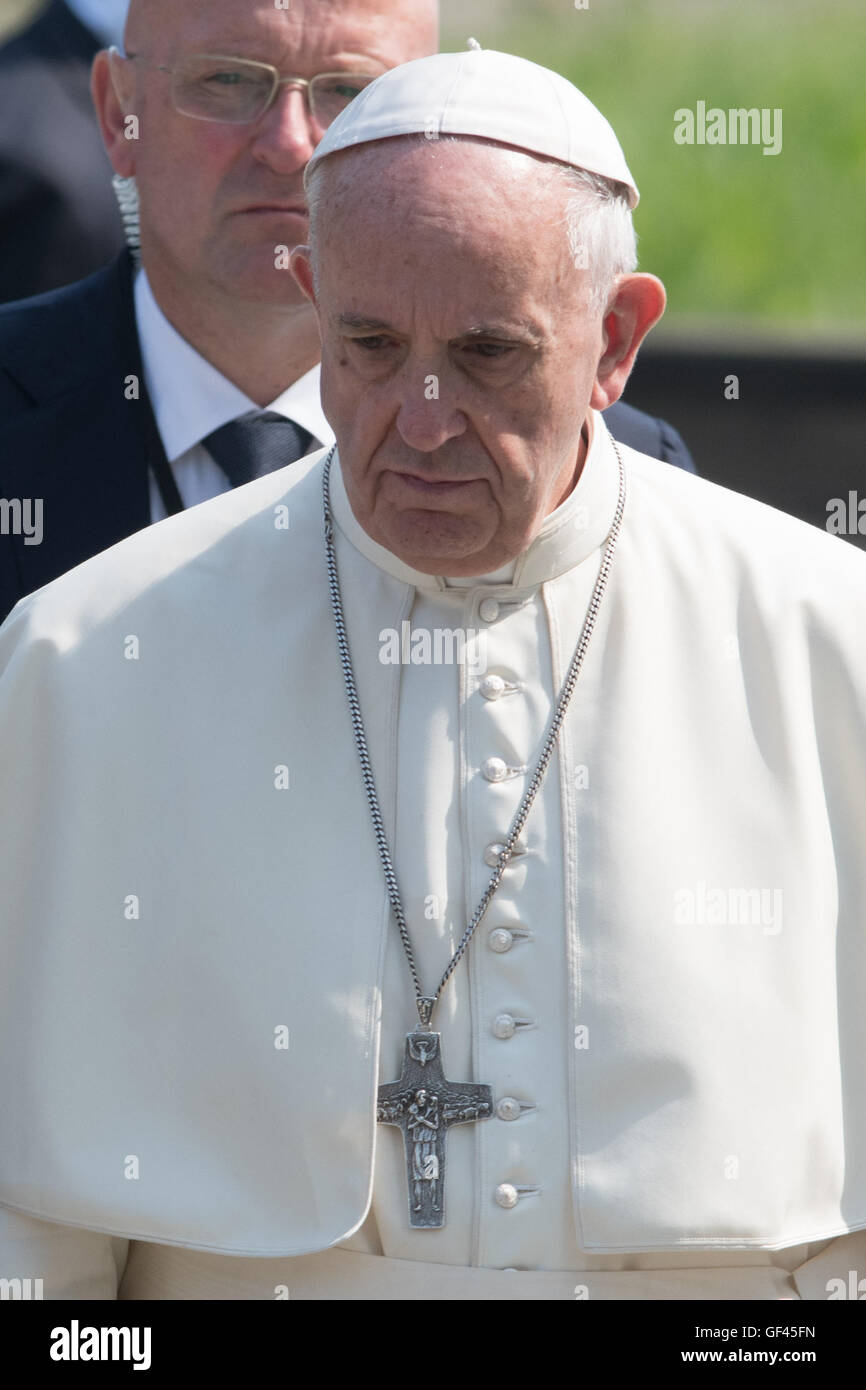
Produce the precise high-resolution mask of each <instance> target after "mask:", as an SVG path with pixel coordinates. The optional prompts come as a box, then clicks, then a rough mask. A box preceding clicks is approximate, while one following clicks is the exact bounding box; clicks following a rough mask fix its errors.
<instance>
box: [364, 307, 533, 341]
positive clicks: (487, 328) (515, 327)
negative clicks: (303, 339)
mask: <svg viewBox="0 0 866 1390" xmlns="http://www.w3.org/2000/svg"><path fill="white" fill-rule="evenodd" d="M338 323H339V324H340V327H341V328H360V329H363V330H364V331H365V332H367V333H394V332H396V329H394V328H393V326H392V325H391V324H390V323H387V322H386V321H385V319H374V318H367V316H366V315H365V314H351V313H346V314H340V316H339V319H338ZM467 338H469V339H473V338H504V339H506V340H511V341H513V340H514V339H515V338H521V339H523V340H524V341H527V340H528V341H529V342H530V343H532V345H533V347H540V346H541V344H542V343H543V341H544V338H543V335H542V334H541V332H540V331H539V329H538V328H537V327H536V325H535V324H534V323H531V322H529V321H523V320H520V321H519V322H517V323H475V324H473V325H472V327H471V328H467V329H466V331H465V332H464V333H457V334H455V336H454V339H453V341H454V342H463V341H465V340H466V339H467Z"/></svg>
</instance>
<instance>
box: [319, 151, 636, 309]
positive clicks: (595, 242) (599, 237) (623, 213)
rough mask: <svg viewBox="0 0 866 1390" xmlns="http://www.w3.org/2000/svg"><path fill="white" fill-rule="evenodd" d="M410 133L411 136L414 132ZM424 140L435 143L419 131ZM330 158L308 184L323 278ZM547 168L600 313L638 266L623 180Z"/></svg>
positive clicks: (568, 235) (563, 166)
mask: <svg viewBox="0 0 866 1390" xmlns="http://www.w3.org/2000/svg"><path fill="white" fill-rule="evenodd" d="M410 138H411V137H410ZM442 138H444V139H446V140H448V141H449V142H453V141H456V140H461V139H465V138H467V137H464V136H460V135H448V136H445V137H440V139H442ZM418 139H419V141H421V142H423V143H424V144H426V145H431V146H433V147H435V145H436V144H437V143H438V141H431V140H429V139H428V138H427V137H426V136H424V135H422V134H419V135H418ZM327 162H328V161H327V160H326V159H325V160H322V161H321V163H317V164H315V165H314V166H313V168H312V169H309V168H308V169H307V172H306V174H305V176H304V185H305V188H306V193H307V203H308V207H309V214H310V241H311V244H312V246H313V258H312V259H313V276H314V279H315V280H316V282H317V281H318V276H317V268H316V255H315V242H316V236H315V225H316V222H317V217H318V205H319V198H320V187H321V178H320V175H321V173H322V170H323V169H324V168H325V166H326V165H327ZM548 167H550V168H552V169H553V170H554V171H555V176H556V177H559V178H561V179H562V181H563V184H564V191H565V194H566V202H565V214H564V221H563V225H564V227H565V234H566V238H567V240H568V248H569V251H570V253H571V258H572V260H573V262H574V265H575V268H576V269H577V270H586V271H588V272H589V279H588V300H589V305H590V308H591V309H592V310H593V312H601V311H603V310H604V309H605V308H606V307H607V304H608V302H609V300H610V298H611V294H612V291H613V288H614V284H615V282H616V279H617V277H618V276H620V275H626V274H628V273H630V272H631V271H633V270H636V269H637V237H636V235H635V230H634V223H633V222H632V215H631V208H630V207H629V204H628V189H627V187H626V185H625V184H624V183H619V182H617V181H616V180H615V179H608V178H605V177H604V176H603V175H601V174H593V173H590V171H589V170H588V169H578V168H576V167H574V166H573V165H570V164H560V163H558V162H556V161H549V163H548Z"/></svg>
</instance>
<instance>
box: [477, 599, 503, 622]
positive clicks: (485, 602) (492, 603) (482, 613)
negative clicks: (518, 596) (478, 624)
mask: <svg viewBox="0 0 866 1390" xmlns="http://www.w3.org/2000/svg"><path fill="white" fill-rule="evenodd" d="M478 614H479V617H481V618H483V619H484V621H485V623H495V622H496V619H497V618H498V617H499V604H498V603H497V602H496V599H495V598H483V599H482V600H481V602H480V603H479V605H478Z"/></svg>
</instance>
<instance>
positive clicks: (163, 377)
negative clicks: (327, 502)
mask: <svg viewBox="0 0 866 1390" xmlns="http://www.w3.org/2000/svg"><path fill="white" fill-rule="evenodd" d="M135 317H136V325H137V327H138V337H139V342H140V344H141V360H142V366H143V368H144V378H145V382H146V384H147V390H148V394H149V396H150V402H151V405H152V406H153V413H154V417H155V419H156V424H157V428H158V430H159V433H160V436H161V438H162V443H163V447H164V449H165V455H166V458H167V459H168V461H169V463H174V462H175V461H176V460H177V459H179V458H180V456H181V455H182V454H185V453H186V452H187V450H188V449H191V448H192V447H193V446H194V445H195V444H199V443H200V442H201V440H203V439H204V438H206V436H207V435H209V434H210V433H211V432H212V431H213V430H217V429H219V428H220V426H222V425H226V424H228V422H229V420H235V419H237V417H238V416H239V415H246V414H248V413H249V411H251V410H258V409H259V407H258V406H257V405H256V403H255V401H252V400H250V398H249V396H247V395H246V394H245V393H244V392H243V391H241V390H240V389H239V388H238V387H237V386H235V385H234V383H233V382H231V381H229V380H228V378H227V377H225V376H223V374H222V372H219V371H217V369H216V367H214V366H213V365H212V364H211V363H210V362H208V361H207V359H206V358H204V357H202V355H201V353H200V352H196V350H195V348H194V347H192V345H191V344H190V343H188V342H187V341H186V339H185V338H182V337H181V335H180V334H179V333H178V331H177V329H176V328H174V327H173V325H172V324H170V323H169V321H168V319H167V318H166V316H165V314H164V313H163V312H162V310H161V309H160V307H159V305H158V304H157V302H156V299H155V298H154V294H153V290H152V289H151V287H150V283H149V281H148V278H147V273H146V272H145V271H144V270H139V271H138V273H137V275H136V278H135ZM265 409H266V410H273V411H276V412H277V413H278V414H279V415H285V416H286V417H287V419H290V420H294V421H295V422H296V423H297V424H299V425H301V426H302V427H303V428H304V429H307V430H309V431H310V433H311V434H312V435H313V444H315V443H316V441H318V444H320V445H325V446H326V447H327V446H330V445H331V444H332V443H333V441H334V435H333V431H332V430H331V428H330V426H329V424H328V422H327V420H326V419H325V417H324V415H323V414H322V407H321V404H320V401H319V366H318V364H317V365H316V366H315V367H313V368H312V369H311V370H310V371H309V372H306V373H305V374H304V375H303V376H302V377H299V378H298V380H297V381H295V382H293V384H292V385H291V386H289V387H288V388H287V390H285V391H283V392H282V394H281V395H279V396H277V399H276V400H275V401H273V402H272V403H271V404H270V405H268V406H266V407H265ZM313 444H311V448H312V447H313Z"/></svg>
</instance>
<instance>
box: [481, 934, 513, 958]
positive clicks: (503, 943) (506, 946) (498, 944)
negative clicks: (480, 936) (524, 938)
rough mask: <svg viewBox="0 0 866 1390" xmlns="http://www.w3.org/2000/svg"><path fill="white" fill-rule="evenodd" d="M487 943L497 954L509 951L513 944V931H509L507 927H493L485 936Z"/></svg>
mask: <svg viewBox="0 0 866 1390" xmlns="http://www.w3.org/2000/svg"><path fill="white" fill-rule="evenodd" d="M487 944H488V946H489V947H490V949H491V951H495V952H496V954H497V955H500V956H501V955H502V954H503V952H505V951H510V950H511V948H512V946H513V945H514V933H513V932H510V931H509V930H508V928H507V927H494V929H493V931H492V932H491V933H490V935H489V936H488V938H487Z"/></svg>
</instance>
